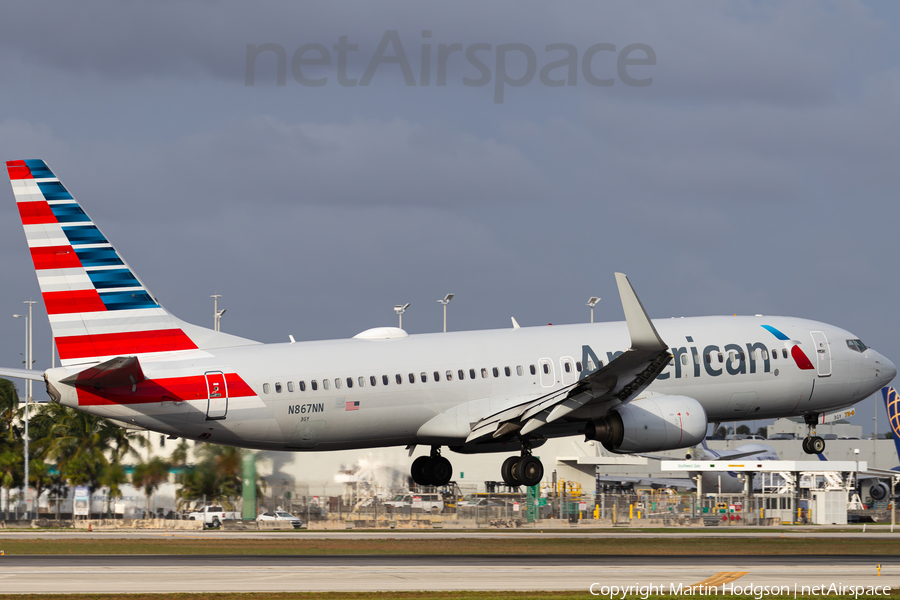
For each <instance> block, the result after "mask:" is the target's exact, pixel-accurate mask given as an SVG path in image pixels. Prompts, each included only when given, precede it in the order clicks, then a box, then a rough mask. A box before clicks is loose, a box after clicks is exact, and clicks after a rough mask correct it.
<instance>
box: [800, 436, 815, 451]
mask: <svg viewBox="0 0 900 600" xmlns="http://www.w3.org/2000/svg"><path fill="white" fill-rule="evenodd" d="M809 440H810V438H803V443H802V444H800V446H801V447H802V448H803V451H804V452H806V453H807V454H812V450H810V449H809Z"/></svg>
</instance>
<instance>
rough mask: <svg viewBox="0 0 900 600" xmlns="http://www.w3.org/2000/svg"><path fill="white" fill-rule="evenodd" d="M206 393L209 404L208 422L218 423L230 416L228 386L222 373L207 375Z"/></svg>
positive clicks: (209, 373) (207, 409) (216, 372)
mask: <svg viewBox="0 0 900 600" xmlns="http://www.w3.org/2000/svg"><path fill="white" fill-rule="evenodd" d="M206 392H207V398H209V404H207V406H206V420H207V421H217V420H221V419H224V418H225V415H226V414H228V386H227V385H226V384H225V374H224V373H223V372H222V371H209V372H208V373H206Z"/></svg>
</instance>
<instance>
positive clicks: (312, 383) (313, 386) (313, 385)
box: [309, 379, 319, 391]
mask: <svg viewBox="0 0 900 600" xmlns="http://www.w3.org/2000/svg"><path fill="white" fill-rule="evenodd" d="M309 385H310V386H311V387H312V391H316V390H317V389H319V384H318V383H316V380H315V379H313V380H312V381H310V382H309Z"/></svg>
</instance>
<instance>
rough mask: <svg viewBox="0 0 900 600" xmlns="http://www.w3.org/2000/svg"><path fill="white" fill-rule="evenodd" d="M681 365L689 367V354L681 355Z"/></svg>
mask: <svg viewBox="0 0 900 600" xmlns="http://www.w3.org/2000/svg"><path fill="white" fill-rule="evenodd" d="M681 364H683V365H687V354H682V355H681Z"/></svg>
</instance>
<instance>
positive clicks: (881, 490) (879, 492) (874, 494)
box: [868, 481, 891, 502]
mask: <svg viewBox="0 0 900 600" xmlns="http://www.w3.org/2000/svg"><path fill="white" fill-rule="evenodd" d="M890 493H891V489H890V488H889V487H888V484H886V483H885V482H883V481H879V482H878V483H874V484H872V486H871V487H870V488H869V493H868V495H869V497H871V498H872V500H874V501H875V502H881V501H882V500H884V499H885V498H887V497H888V496H889V495H890Z"/></svg>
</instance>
